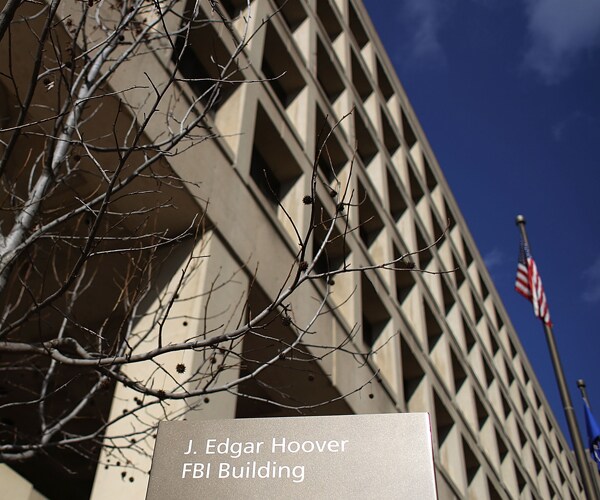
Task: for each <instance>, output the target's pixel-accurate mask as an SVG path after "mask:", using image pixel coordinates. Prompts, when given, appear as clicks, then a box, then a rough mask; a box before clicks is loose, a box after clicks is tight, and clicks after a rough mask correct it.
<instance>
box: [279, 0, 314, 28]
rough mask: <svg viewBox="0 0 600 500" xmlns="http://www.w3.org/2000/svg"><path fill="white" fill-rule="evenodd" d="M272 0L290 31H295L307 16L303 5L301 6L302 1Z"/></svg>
mask: <svg viewBox="0 0 600 500" xmlns="http://www.w3.org/2000/svg"><path fill="white" fill-rule="evenodd" d="M274 1H275V5H277V7H278V8H279V12H280V13H281V15H282V16H283V19H284V20H285V23H286V24H287V25H288V28H289V29H290V31H292V32H294V31H296V28H298V26H300V25H301V24H302V23H303V22H304V20H305V19H306V17H307V15H306V11H305V10H304V7H302V3H301V2H292V1H289V0H274Z"/></svg>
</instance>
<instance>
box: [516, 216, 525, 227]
mask: <svg viewBox="0 0 600 500" xmlns="http://www.w3.org/2000/svg"><path fill="white" fill-rule="evenodd" d="M515 221H516V223H517V226H518V225H519V224H525V217H524V216H523V215H517V218H516V219H515Z"/></svg>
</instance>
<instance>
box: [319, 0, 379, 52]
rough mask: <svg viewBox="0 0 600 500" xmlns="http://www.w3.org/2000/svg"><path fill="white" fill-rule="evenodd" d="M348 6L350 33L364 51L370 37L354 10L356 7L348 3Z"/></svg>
mask: <svg viewBox="0 0 600 500" xmlns="http://www.w3.org/2000/svg"><path fill="white" fill-rule="evenodd" d="M319 1H320V2H322V1H325V0H319ZM348 6H349V16H350V31H351V32H352V34H353V35H354V39H355V40H356V43H357V44H358V46H359V47H360V48H361V49H362V48H363V47H364V46H365V45H366V44H367V42H368V41H369V37H368V35H367V32H366V30H365V28H364V26H363V24H362V22H361V20H360V18H359V17H358V14H357V13H356V10H354V6H353V5H352V3H348Z"/></svg>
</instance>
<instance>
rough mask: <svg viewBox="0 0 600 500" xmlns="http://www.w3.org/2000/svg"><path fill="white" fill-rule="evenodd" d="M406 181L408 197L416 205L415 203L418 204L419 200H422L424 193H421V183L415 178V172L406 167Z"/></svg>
mask: <svg viewBox="0 0 600 500" xmlns="http://www.w3.org/2000/svg"><path fill="white" fill-rule="evenodd" d="M408 181H409V184H410V195H411V198H412V200H413V203H414V204H415V205H416V204H417V203H419V200H420V199H421V198H423V195H424V194H425V193H424V192H423V188H422V187H421V183H420V182H419V179H418V178H417V174H415V172H414V171H413V169H412V168H411V167H410V166H409V167H408Z"/></svg>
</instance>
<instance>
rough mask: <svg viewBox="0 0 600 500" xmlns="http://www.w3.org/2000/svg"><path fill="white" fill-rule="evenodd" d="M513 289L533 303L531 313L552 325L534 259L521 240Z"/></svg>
mask: <svg viewBox="0 0 600 500" xmlns="http://www.w3.org/2000/svg"><path fill="white" fill-rule="evenodd" d="M515 290H516V291H517V292H518V293H520V294H521V295H522V296H523V297H525V298H526V299H527V300H529V301H530V302H531V304H532V305H533V313H534V314H535V315H536V316H537V317H538V318H540V319H541V320H542V321H543V322H544V323H545V324H547V325H552V322H551V321H550V310H549V309H548V301H547V300H546V292H545V291H544V286H543V285H542V278H541V277H540V275H539V273H538V270H537V266H536V265H535V261H534V260H533V257H532V256H531V253H530V252H529V248H528V247H527V245H525V242H523V241H521V247H520V249H519V263H518V265H517V278H516V280H515Z"/></svg>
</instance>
